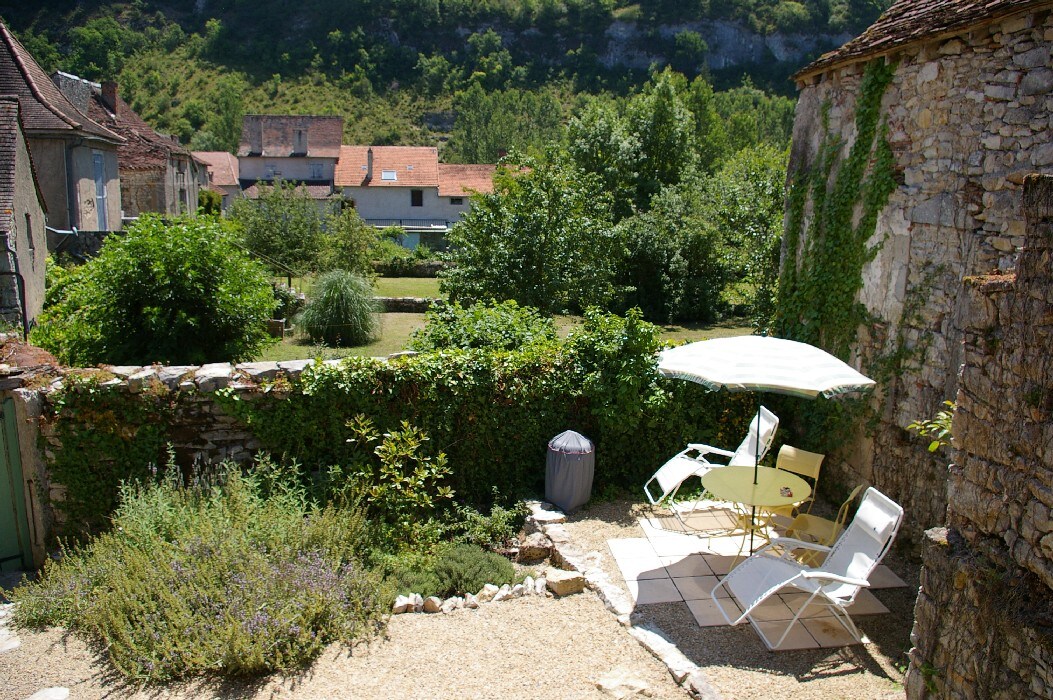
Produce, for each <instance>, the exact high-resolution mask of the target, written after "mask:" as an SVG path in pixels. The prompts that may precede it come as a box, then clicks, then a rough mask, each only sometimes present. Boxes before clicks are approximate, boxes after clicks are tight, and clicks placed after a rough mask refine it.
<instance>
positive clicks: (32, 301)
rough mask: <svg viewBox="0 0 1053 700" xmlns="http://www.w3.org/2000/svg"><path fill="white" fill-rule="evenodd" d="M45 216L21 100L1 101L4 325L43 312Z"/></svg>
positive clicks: (0, 301)
mask: <svg viewBox="0 0 1053 700" xmlns="http://www.w3.org/2000/svg"><path fill="white" fill-rule="evenodd" d="M45 214H46V208H45V204H44V196H43V194H42V193H41V191H40V186H39V184H38V181H37V174H36V169H35V168H34V167H33V159H32V158H31V157H30V153H29V148H28V146H27V145H26V137H25V134H24V133H23V131H22V120H21V118H20V115H19V101H18V98H17V97H15V96H14V95H5V96H0V242H2V245H3V250H0V319H3V321H4V322H6V323H9V324H12V325H17V326H21V327H22V328H24V329H28V328H29V327H30V325H31V324H32V322H33V319H35V318H36V317H37V315H38V314H39V313H40V311H41V309H42V308H43V306H44V266H45V264H46V263H45V260H46V258H47V236H46V234H45V231H44V216H45Z"/></svg>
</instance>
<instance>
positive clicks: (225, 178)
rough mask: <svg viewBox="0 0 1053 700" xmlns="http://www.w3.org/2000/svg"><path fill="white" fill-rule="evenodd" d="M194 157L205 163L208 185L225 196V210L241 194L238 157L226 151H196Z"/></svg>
mask: <svg viewBox="0 0 1053 700" xmlns="http://www.w3.org/2000/svg"><path fill="white" fill-rule="evenodd" d="M194 158H195V159H196V160H198V161H200V162H202V163H204V164H205V168H206V170H207V173H208V174H207V186H208V188H209V189H211V190H214V191H215V192H218V193H219V194H220V195H222V197H223V205H222V207H223V211H226V210H227V209H228V208H229V207H230V203H231V201H233V199H234V198H235V197H238V196H240V195H241V184H240V182H239V177H238V172H239V170H238V159H237V158H235V157H234V156H233V155H231V154H230V153H227V152H226V151H194Z"/></svg>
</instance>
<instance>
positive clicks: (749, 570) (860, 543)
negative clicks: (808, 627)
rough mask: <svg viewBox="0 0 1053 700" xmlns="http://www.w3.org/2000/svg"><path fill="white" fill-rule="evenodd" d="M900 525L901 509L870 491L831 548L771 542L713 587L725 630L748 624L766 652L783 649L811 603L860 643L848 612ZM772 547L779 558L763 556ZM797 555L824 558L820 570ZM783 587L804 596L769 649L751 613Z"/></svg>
mask: <svg viewBox="0 0 1053 700" xmlns="http://www.w3.org/2000/svg"><path fill="white" fill-rule="evenodd" d="M902 522H903V508H902V507H900V505H899V504H898V503H896V502H895V501H893V500H892V499H890V498H889V497H888V496H886V495H885V494H883V493H881V492H880V491H878V490H877V489H875V488H869V489H867V491H866V493H865V494H863V500H862V501H861V502H860V504H859V510H857V511H856V517H855V518H853V520H852V522H851V523H850V524H849V526H848V528H847V529H846V530H845V531H844V533H842V535H841V536H840V537H839V538H838V540H837V542H835V543H834V546H833V547H825V546H823V545H820V544H816V543H813V542H804V541H801V540H794V539H790V538H785V537H779V538H775V539H773V540H772V541H771V543H770V544H768V545H766V546H764V547H762V548H761V549H759V550H757V552H756V553H754V554H753V555H752V556H750V557H749V558H748V559H746V561H744V562H742V564H740V565H739V566H737V567H735V568H734V569H732V570H731V573H729V574H728V575H727V576H725V577H724V579H723V580H721V581H720V583H718V584H717V585H716V586H714V587H713V590H712V591H711V592H710V596H711V597H712V599H713V602H714V603H716V606H717V609H718V610H720V612H721V614H722V615H723V616H724V619H726V620H727V621H728V624H731V625H737V624H739V623H740V622H742V621H743V620H745V619H746V618H749V620H750V623H751V624H752V625H753V628H754V629H755V630H757V634H759V635H760V636H761V638H762V639H764V643H765V644H767V645H768V648H769V649H775V648H777V647H778V646H779V645H780V644H782V642H783V640H784V639H786V635H787V634H789V633H790V629H792V628H793V625H794V624H795V623H796V622H797V621H798V619H799V618H800V616H801V613H803V612H804V610H805V608H807V607H808V606H809V605H811V604H813V603H814V604H817V605H823V606H826V607H827V608H828V609H829V610H830V612H831V613H832V614H833V615H834V617H835V618H837V621H838V622H840V623H841V626H842V627H844V628H845V630H846V631H847V632H848V633H849V634H850V635H852V638H853V639H854V640H855V641H856V642H861V641H863V638H862V635H861V634H860V632H859V629H858V628H857V627H856V625H855V623H854V622H852V618H851V617H850V616H849V615H848V611H847V608H848V606H850V605H851V604H852V603H853V602H855V599H856V595H858V593H859V591H860V590H861V589H862V588H864V587H867V586H869V585H870V583H869V581H868V580H867V579H868V578H870V575H871V574H872V573H873V571H874V569H876V568H877V566H878V564H879V563H881V559H882V558H883V557H884V556H885V554H886V553H887V552H888V550H889V547H890V546H891V545H892V540H893V539H895V537H896V533H897V532H898V531H899V526H900V524H901V523H902ZM776 547H777V548H779V549H780V550H782V554H781V555H780V556H775V555H774V554H770V553H768V551H769V550H770V549H772V548H776ZM797 549H811V550H816V551H822V552H827V555H826V559H825V560H824V561H823V564H822V566H819V567H815V568H813V567H810V566H807V565H805V564H802V563H800V562H798V561H796V560H794V558H793V552H794V550H797ZM786 587H792V588H796V589H798V590H800V591H803V592H805V593H808V594H809V596H808V598H807V600H805V601H804V603H802V604H801V607H800V608H798V610H797V612H796V613H795V614H794V616H793V619H792V620H790V623H789V624H788V625H787V626H786V630H785V631H784V632H783V633H782V636H780V637H779V639H778V641H777V642H775V644H772V643H771V641H770V640H769V639H768V637H767V636H766V635H765V634H764V631H763V630H762V628H761V626H760V625H758V624H757V620H756V619H754V618H753V617H752V615H751V613H752V612H753V611H754V610H755V609H756V608H757V606H759V605H760V604H761V603H763V602H764V601H766V600H768V598H770V597H771V596H773V595H775V594H776V593H778V592H779V591H780V590H782V589H783V588H786ZM720 588H724V589H725V590H726V591H728V592H729V593H731V594H732V596H733V597H734V598H735V599H736V600H737V601H738V602H739V603H740V605H741V606H742V608H743V613H742V615H740V616H739V617H738V618H737V619H736V620H734V621H732V619H731V618H730V617H728V614H727V611H726V610H725V609H724V606H722V605H721V604H720V601H718V600H717V590H718V589H720Z"/></svg>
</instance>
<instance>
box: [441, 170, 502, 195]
mask: <svg viewBox="0 0 1053 700" xmlns="http://www.w3.org/2000/svg"><path fill="white" fill-rule="evenodd" d="M496 171H497V166H496V165H475V164H472V165H460V164H451V163H439V196H440V197H463V196H467V195H469V194H471V193H472V192H482V193H483V194H489V193H490V192H493V191H494V173H495V172H496Z"/></svg>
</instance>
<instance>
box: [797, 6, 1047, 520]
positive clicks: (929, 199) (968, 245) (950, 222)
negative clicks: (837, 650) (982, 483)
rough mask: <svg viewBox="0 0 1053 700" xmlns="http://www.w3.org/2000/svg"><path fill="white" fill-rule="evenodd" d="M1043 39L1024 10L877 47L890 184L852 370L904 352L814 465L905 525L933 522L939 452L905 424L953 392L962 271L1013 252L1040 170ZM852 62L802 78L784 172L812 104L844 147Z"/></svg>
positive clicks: (856, 76) (850, 117)
mask: <svg viewBox="0 0 1053 700" xmlns="http://www.w3.org/2000/svg"><path fill="white" fill-rule="evenodd" d="M1051 45H1053V18H1051V17H1050V15H1049V12H1042V13H1035V12H1032V13H1030V14H1026V15H1018V16H1015V17H1012V18H1009V19H1006V20H1004V21H999V22H996V23H993V24H989V25H986V26H978V27H973V28H971V29H969V30H968V31H966V32H964V33H961V34H959V35H957V36H950V37H947V36H945V37H941V38H939V39H938V40H933V41H930V42H928V43H924V42H922V43H915V44H911V45H908V46H907V47H905V48H903V49H902V50H901V51H900V52H899V53H897V54H894V55H892V56H889V57H888V60H889V61H890V62H891V63H893V64H895V66H896V68H895V73H894V77H893V80H892V83H891V85H890V86H889V88H888V90H887V91H886V93H885V96H884V99H883V101H882V115H883V116H884V117H885V118H886V120H887V124H888V140H889V143H890V145H891V146H892V150H893V152H894V156H895V167H896V169H897V171H898V176H897V177H898V181H899V182H900V185H899V186H898V187H897V189H896V190H895V191H894V192H893V194H892V195H891V198H890V199H889V202H888V204H887V206H885V208H884V209H883V210H882V212H881V214H880V216H879V219H878V225H877V229H876V233H875V237H874V239H873V240H872V241H871V243H872V244H873V245H879V246H880V250H879V252H878V253H877V255H876V257H875V258H874V260H873V261H872V262H871V263H869V264H868V265H867V266H866V267H865V269H864V288H863V290H862V293H861V295H860V298H861V301H862V302H863V304H864V305H865V306H866V307H867V309H868V310H869V311H870V312H871V313H872V314H873V315H874V316H875V317H876V319H877V323H875V324H873V325H872V326H868V327H866V328H863V329H860V334H859V347H858V353H859V355H860V356H861V358H860V359H861V363H860V364H861V367H862V369H863V371H864V372H867V371H868V370H872V368H873V367H874V365H875V364H876V361H877V360H878V358H880V357H881V356H885V355H888V354H890V353H892V352H894V351H896V350H897V349H899V348H900V347H902V349H903V350H906V351H907V352H908V353H909V354H908V360H907V362H906V364H905V366H904V369H903V371H901V373H900V374H899V376H898V377H896V378H894V379H893V380H892V381H891V382H889V383H887V384H886V385H885V386H882V387H880V388H879V391H878V393H877V394H876V395H875V398H874V402H875V407H876V408H877V410H878V423H877V426H876V428H875V429H874V430H872V431H869V434H868V435H867V436H864V437H861V438H859V439H858V440H855V441H853V442H852V444H850V445H848V446H847V447H846V449H845V450H844V451H843V454H841V455H839V457H840V459H834V460H828V463H829V468H828V473H831V474H833V475H834V477H835V479H840V480H842V481H858V480H860V479H863V480H866V481H868V482H870V483H872V484H874V485H875V486H877V487H878V488H880V489H881V490H882V491H884V492H886V493H888V494H889V495H890V496H892V497H893V498H895V499H896V500H897V501H899V502H900V503H902V504H903V506H904V507H905V509H906V512H907V525H906V527H907V530H908V532H909V533H910V534H912V535H913V536H914V537H919V536H920V533H921V532H922V531H923V530H924V529H925V528H928V527H932V526H935V525H940V524H943V522H944V517H945V509H946V484H947V469H946V463H947V459H946V457H945V456H941V455H939V454H936V455H932V454H930V453H929V452H928V451H927V450H926V441H922V440H918V439H917V438H915V437H913V436H912V435H911V434H910V433H909V432H908V431H907V430H906V426H907V425H908V424H909V423H911V422H912V421H915V420H918V419H924V418H930V417H932V416H933V415H935V413H936V412H937V411H938V410H939V408H940V405H941V402H942V401H944V400H946V399H953V398H954V396H955V393H956V391H957V381H958V380H957V375H958V367H959V365H960V364H961V361H962V359H963V358H962V352H961V340H962V332H961V330H960V329H961V327H962V320H961V316H962V314H963V309H962V304H961V303H960V300H961V298H962V295H963V284H964V282H963V280H964V279H965V278H967V277H969V276H971V275H977V274H982V273H987V272H990V271H992V270H994V269H1003V270H1004V269H1010V268H1013V267H1014V266H1015V265H1016V256H1017V251H1018V250H1019V248H1020V246H1021V245H1022V243H1023V240H1024V228H1023V221H1022V219H1021V218H1020V216H1019V212H1020V204H1021V185H1022V183H1023V180H1024V177H1025V176H1026V175H1027V174H1029V173H1032V172H1044V173H1053V142H1051V141H1050V139H1049V130H1050V129H1051V127H1053V123H1051V118H1053V70H1051V68H1050V47H1051ZM874 60H886V59H885V58H884V57H879V58H876V59H874ZM862 73H863V65H862V64H858V63H856V64H849V65H844V64H842V65H840V66H835V67H833V68H831V69H829V71H828V72H825V73H822V74H820V75H818V76H816V77H814V78H813V79H810V80H809V84H807V85H804V86H802V88H801V92H800V101H799V103H798V107H797V114H796V119H795V123H794V138H793V143H794V145H793V150H792V152H791V160H790V170H791V172H800V171H802V170H804V169H806V168H809V167H811V165H812V163H813V161H814V160H815V159H816V155H817V153H818V151H819V147H820V143H821V142H822V138H823V126H822V119H823V116H822V115H823V111H824V106H825V107H826V108H827V109H828V111H827V118H828V120H829V127H830V130H831V132H832V133H834V134H836V135H839V136H840V137H841V138H842V139H843V140H844V142H845V146H844V150H843V151H842V153H843V154H847V153H848V149H849V147H850V146H851V144H852V143H853V142H854V138H855V124H854V119H855V107H856V104H855V100H856V95H857V94H858V92H859V87H860V82H861V78H862ZM805 216H806V221H805V226H804V228H803V230H804V231H807V218H808V217H809V216H810V214H809V213H808V212H806V213H805Z"/></svg>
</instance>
